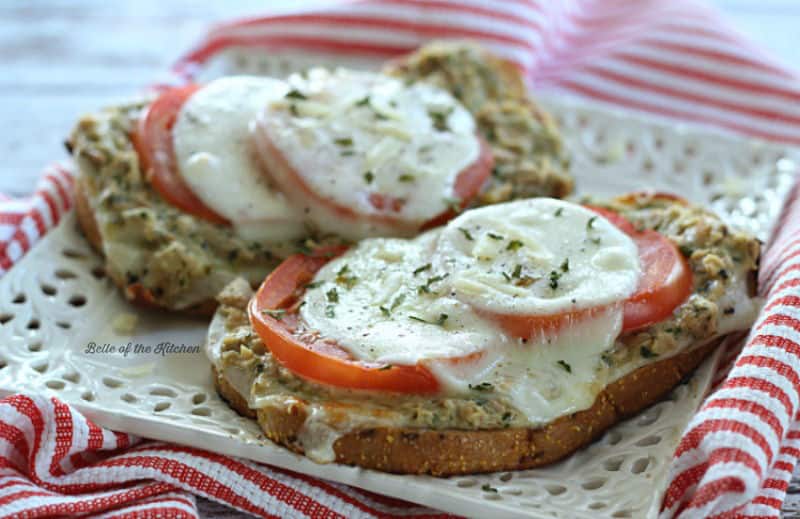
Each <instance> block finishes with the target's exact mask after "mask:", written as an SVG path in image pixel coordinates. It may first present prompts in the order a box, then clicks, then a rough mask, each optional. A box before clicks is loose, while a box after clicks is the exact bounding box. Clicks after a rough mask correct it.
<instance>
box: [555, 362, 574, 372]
mask: <svg viewBox="0 0 800 519" xmlns="http://www.w3.org/2000/svg"><path fill="white" fill-rule="evenodd" d="M558 365H559V366H561V367H562V368H564V371H566V372H567V373H572V366H570V365H569V364H568V363H567V362H566V361H564V360H559V361H558Z"/></svg>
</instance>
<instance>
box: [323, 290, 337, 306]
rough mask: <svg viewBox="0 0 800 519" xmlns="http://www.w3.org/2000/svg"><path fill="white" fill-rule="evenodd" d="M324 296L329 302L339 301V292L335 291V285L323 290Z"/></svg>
mask: <svg viewBox="0 0 800 519" xmlns="http://www.w3.org/2000/svg"><path fill="white" fill-rule="evenodd" d="M325 297H327V298H328V301H329V302H331V303H338V302H339V292H337V291H336V287H334V288H332V289H330V290H328V291H327V292H325Z"/></svg>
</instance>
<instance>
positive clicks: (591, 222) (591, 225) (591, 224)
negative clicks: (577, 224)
mask: <svg viewBox="0 0 800 519" xmlns="http://www.w3.org/2000/svg"><path fill="white" fill-rule="evenodd" d="M596 220H597V217H596V216H592V217H591V218H589V221H588V222H586V229H587V230H588V229H593V228H594V222H595V221H596Z"/></svg>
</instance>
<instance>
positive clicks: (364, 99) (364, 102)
mask: <svg viewBox="0 0 800 519" xmlns="http://www.w3.org/2000/svg"><path fill="white" fill-rule="evenodd" d="M367 105H369V96H364V97H362V98H361V99H359V100H358V101H356V106H367Z"/></svg>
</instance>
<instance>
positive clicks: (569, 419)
mask: <svg viewBox="0 0 800 519" xmlns="http://www.w3.org/2000/svg"><path fill="white" fill-rule="evenodd" d="M716 344H717V343H716V341H715V342H713V343H710V344H708V345H706V346H703V347H700V348H696V349H694V350H691V351H688V352H685V353H681V354H679V355H676V356H674V357H671V358H669V359H665V360H663V361H659V362H655V363H653V364H649V365H646V366H643V367H641V368H639V369H637V370H636V371H634V372H632V373H630V374H628V375H626V376H625V377H623V378H621V379H619V380H617V381H616V382H614V383H612V384H611V385H609V386H608V387H607V388H606V389H605V390H603V392H602V393H600V395H599V396H598V397H597V399H596V400H595V403H594V405H592V407H590V408H589V409H586V410H583V411H579V412H577V413H574V414H571V415H569V416H563V417H561V418H559V419H557V420H556V421H554V422H553V423H551V424H548V425H546V426H544V427H540V428H508V429H490V430H473V431H469V430H458V429H441V430H437V429H418V428H411V427H404V428H393V427H364V428H356V429H353V430H351V431H349V432H347V433H345V434H343V435H342V436H341V437H339V438H338V439H337V440H336V441H335V443H334V444H333V450H334V452H335V455H336V458H335V461H336V462H337V463H342V464H345V465H358V466H360V467H364V468H370V469H375V470H381V471H385V472H395V473H400V474H432V475H435V476H454V475H463V474H476V473H481V472H497V471H505V470H521V469H529V468H534V467H539V466H542V465H547V464H549V463H553V462H555V461H558V460H560V459H562V458H564V457H566V456H569V455H570V454H571V453H573V452H575V451H576V450H578V449H580V448H581V447H584V446H586V445H588V444H589V443H591V442H592V441H594V440H595V439H597V438H598V437H600V436H601V435H602V434H603V433H604V432H605V431H607V430H608V429H609V428H610V427H612V426H613V425H615V424H616V423H618V422H620V421H621V420H623V419H625V418H628V417H630V416H632V415H635V414H636V413H638V412H640V411H642V410H643V409H645V408H646V407H649V406H650V405H652V404H654V403H656V402H658V401H660V400H662V399H663V398H664V397H665V396H667V394H668V393H669V392H670V391H671V390H672V389H673V388H674V387H675V386H676V385H677V384H678V383H679V382H680V381H682V380H684V379H685V378H686V377H687V376H688V375H690V374H691V373H692V372H693V371H694V369H695V368H697V366H699V365H700V363H701V362H702V361H703V360H704V359H705V358H706V357H708V356H709V355H710V354H711V352H713V351H714V348H715V347H716ZM214 383H215V386H216V388H217V391H218V392H219V394H220V395H221V396H222V397H223V398H224V399H225V400H226V401H227V402H228V404H229V405H230V406H231V407H232V408H233V409H234V410H236V411H237V412H238V413H239V414H241V415H242V416H246V417H248V418H254V417H257V419H258V423H259V425H260V426H261V428H262V430H263V431H264V434H265V435H266V436H267V438H269V439H270V440H272V441H274V442H275V443H277V444H279V445H283V446H285V447H287V448H289V449H291V450H292V451H294V452H297V453H299V454H304V448H303V446H302V444H301V443H300V442H298V437H299V436H300V435H301V434H302V428H303V425H304V424H305V421H306V418H307V413H308V409H307V407H306V406H305V405H304V404H303V403H302V401H299V402H298V403H297V404H296V405H294V406H291V407H284V408H278V407H266V408H262V409H258V411H257V413H256V412H255V411H254V410H253V409H250V408H249V407H248V405H247V401H246V400H245V399H244V398H243V397H242V396H241V395H240V394H239V393H238V392H237V391H236V389H235V388H233V386H232V385H230V384H229V383H228V382H227V381H226V380H225V378H224V377H222V376H220V375H219V373H218V372H217V371H216V369H214ZM286 397H287V398H292V395H287V396H286ZM330 406H331V409H334V410H335V409H336V407H337V404H336V403H335V402H331V404H330Z"/></svg>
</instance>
